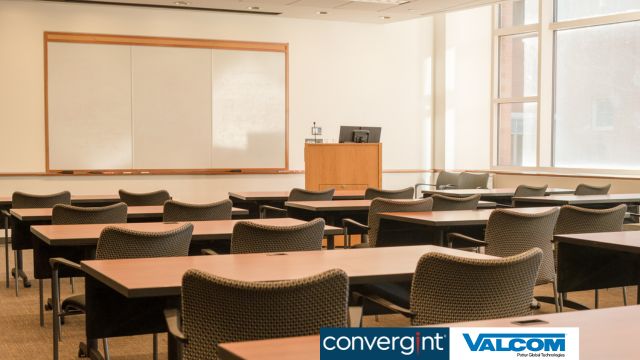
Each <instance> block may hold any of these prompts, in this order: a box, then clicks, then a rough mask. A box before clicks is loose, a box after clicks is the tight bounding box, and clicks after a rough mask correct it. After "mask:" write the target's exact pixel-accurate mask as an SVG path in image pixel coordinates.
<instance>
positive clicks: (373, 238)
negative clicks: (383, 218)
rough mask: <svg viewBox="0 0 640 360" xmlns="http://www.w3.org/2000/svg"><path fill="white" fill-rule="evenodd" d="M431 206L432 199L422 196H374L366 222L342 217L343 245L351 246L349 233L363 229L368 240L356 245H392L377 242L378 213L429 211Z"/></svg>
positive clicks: (378, 228)
mask: <svg viewBox="0 0 640 360" xmlns="http://www.w3.org/2000/svg"><path fill="white" fill-rule="evenodd" d="M432 207H433V199H431V198H423V199H415V200H398V199H383V198H376V199H373V200H372V201H371V205H370V206H369V214H368V215H367V224H366V225H365V224H362V223H359V222H357V221H355V220H353V219H349V218H345V219H342V227H343V229H344V237H345V247H347V248H349V247H351V234H352V233H354V232H362V231H365V232H366V233H367V239H368V242H366V243H362V244H359V245H357V246H356V247H376V246H384V245H387V246H393V243H391V244H379V243H378V232H379V230H380V215H379V214H380V213H383V212H418V211H431V209H432Z"/></svg>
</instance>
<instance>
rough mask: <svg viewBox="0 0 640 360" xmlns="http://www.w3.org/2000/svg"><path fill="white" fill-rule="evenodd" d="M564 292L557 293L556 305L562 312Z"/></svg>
mask: <svg viewBox="0 0 640 360" xmlns="http://www.w3.org/2000/svg"><path fill="white" fill-rule="evenodd" d="M564 296H565V294H564V293H560V294H558V307H559V308H560V312H562V311H563V310H564V309H563V307H564Z"/></svg>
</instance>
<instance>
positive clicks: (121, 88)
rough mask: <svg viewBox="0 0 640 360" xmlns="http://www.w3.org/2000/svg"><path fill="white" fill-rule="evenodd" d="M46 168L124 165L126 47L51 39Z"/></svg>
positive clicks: (127, 159)
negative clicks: (53, 41) (60, 41)
mask: <svg viewBox="0 0 640 360" xmlns="http://www.w3.org/2000/svg"><path fill="white" fill-rule="evenodd" d="M48 64H49V68H48V93H49V94H48V103H49V109H48V119H47V123H48V125H49V126H48V129H49V168H51V169H60V170H65V169H129V168H131V167H132V165H133V164H132V161H131V155H132V144H131V48H130V47H129V46H121V45H93V44H70V43H50V44H49V51H48Z"/></svg>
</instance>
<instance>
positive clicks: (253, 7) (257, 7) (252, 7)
mask: <svg viewBox="0 0 640 360" xmlns="http://www.w3.org/2000/svg"><path fill="white" fill-rule="evenodd" d="M247 9H249V10H260V6H249V7H248V8H247Z"/></svg>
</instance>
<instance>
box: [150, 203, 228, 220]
mask: <svg viewBox="0 0 640 360" xmlns="http://www.w3.org/2000/svg"><path fill="white" fill-rule="evenodd" d="M232 208H233V203H232V202H231V200H229V199H224V200H221V201H216V202H213V203H210V204H188V203H183V202H180V201H176V200H167V201H166V202H165V203H164V210H163V214H162V221H164V222H171V221H209V220H231V210H232Z"/></svg>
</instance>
